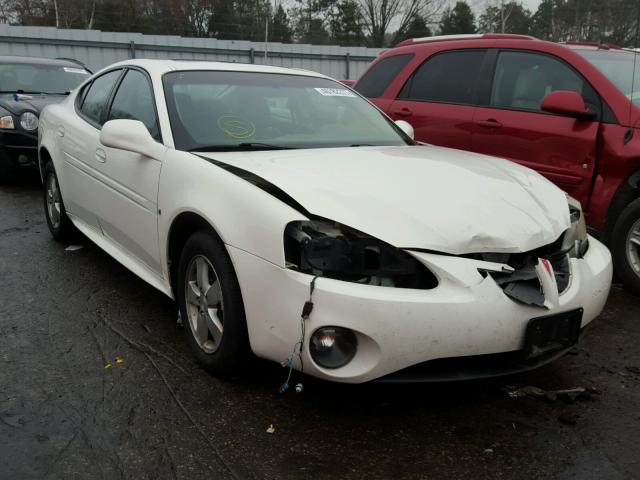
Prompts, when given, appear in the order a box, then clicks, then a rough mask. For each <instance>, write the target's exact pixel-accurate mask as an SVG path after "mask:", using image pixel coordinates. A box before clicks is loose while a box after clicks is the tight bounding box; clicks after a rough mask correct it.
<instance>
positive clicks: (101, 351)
mask: <svg viewBox="0 0 640 480" xmlns="http://www.w3.org/2000/svg"><path fill="white" fill-rule="evenodd" d="M64 247H65V246H64V245H59V244H57V243H55V242H54V241H53V240H52V239H51V237H50V236H49V232H48V230H47V227H46V224H45V223H44V217H43V214H42V211H41V202H40V190H39V188H38V187H37V186H33V185H31V186H30V185H26V186H25V185H23V186H13V187H0V479H31V478H48V479H54V478H60V479H74V478H78V479H109V480H111V479H118V478H132V479H133V478H135V479H144V478H150V479H165V478H166V479H170V478H180V479H190V480H191V479H194V480H195V479H200V478H209V479H210V478H216V479H228V478H332V479H333V478H370V479H377V478H424V479H439V478H446V479H458V478H460V479H469V478H474V479H500V478H518V479H631V478H640V447H638V445H639V444H640V349H639V348H638V346H639V340H640V301H639V299H638V298H636V297H633V296H631V295H629V294H627V293H625V292H624V291H623V290H622V289H621V288H619V287H617V286H615V287H614V289H613V291H612V294H611V298H610V300H609V303H608V305H607V308H606V310H605V312H604V313H603V315H602V316H601V317H600V318H599V319H597V320H596V321H595V322H594V324H593V327H592V328H591V329H590V330H589V331H588V332H587V335H586V336H585V337H584V338H583V341H582V342H581V344H580V346H579V348H578V350H577V351H576V352H575V354H573V355H568V356H566V357H565V358H563V359H561V360H559V361H557V362H556V363H554V364H552V365H550V366H548V367H545V368H543V369H541V370H539V371H537V372H534V373H530V374H526V375H520V376H517V377H511V378H508V379H506V380H499V381H492V382H474V383H463V384H455V385H427V386H420V385H404V386H392V385H375V384H370V385H364V386H345V385H333V384H327V383H324V382H320V381H313V380H311V379H305V381H304V384H305V391H304V392H303V393H302V394H295V393H293V392H289V393H287V394H284V395H283V394H279V393H278V386H279V384H280V383H282V381H283V379H284V373H285V372H283V371H282V369H281V368H280V367H279V366H274V365H271V364H266V363H258V364H257V366H256V368H255V373H254V374H252V375H251V376H250V377H249V378H245V379H242V380H237V381H235V382H223V381H220V380H217V379H216V378H213V377H211V376H210V375H208V374H206V373H205V372H204V371H202V370H201V369H200V368H199V367H198V365H197V364H195V363H194V361H193V358H192V356H191V355H190V352H189V351H188V350H187V348H186V344H185V343H184V341H183V338H182V336H183V333H182V331H181V330H180V329H179V328H178V327H177V325H176V314H175V307H174V306H173V304H172V302H171V301H169V300H168V299H167V298H165V297H164V296H163V295H162V294H160V293H159V292H157V291H155V290H154V289H152V288H151V287H148V286H147V285H146V284H145V283H143V282H142V281H141V280H139V279H138V278H137V277H135V276H134V275H133V274H131V273H129V272H128V271H127V270H125V269H124V268H123V267H121V266H120V265H119V264H118V263H117V262H116V261H114V260H112V259H111V258H110V257H108V256H107V255H106V254H104V253H102V252H101V251H100V250H99V249H98V248H97V247H95V246H93V245H91V244H87V245H85V246H84V248H82V249H81V250H78V251H73V252H71V251H66V250H65V248H64ZM117 358H119V359H120V360H121V363H118V361H117ZM107 364H110V365H111V368H105V365H107ZM505 384H524V385H534V386H537V387H540V388H544V389H554V388H571V387H589V388H590V389H591V393H590V394H589V395H586V396H585V397H586V398H579V399H577V400H575V401H573V402H571V401H567V400H562V399H558V400H555V401H553V400H548V399H547V400H545V399H540V398H534V397H531V396H526V397H523V398H510V397H509V396H508V395H507V394H506V393H505V392H504V391H503V390H502V387H503V386H504V385H505ZM270 425H273V427H274V428H275V432H274V433H271V434H270V433H267V428H268V427H269V426H270Z"/></svg>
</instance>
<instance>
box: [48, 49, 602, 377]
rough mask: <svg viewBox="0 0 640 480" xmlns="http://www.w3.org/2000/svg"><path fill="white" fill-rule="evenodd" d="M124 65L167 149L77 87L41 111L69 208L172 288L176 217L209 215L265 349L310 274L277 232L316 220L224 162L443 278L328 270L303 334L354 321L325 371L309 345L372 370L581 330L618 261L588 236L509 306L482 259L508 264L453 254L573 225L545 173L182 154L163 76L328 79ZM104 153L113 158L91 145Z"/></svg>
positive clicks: (442, 163)
mask: <svg viewBox="0 0 640 480" xmlns="http://www.w3.org/2000/svg"><path fill="white" fill-rule="evenodd" d="M123 65H134V66H137V67H139V68H142V69H144V70H146V71H147V72H148V74H149V76H150V77H151V81H152V86H153V90H154V93H155V97H156V108H157V111H158V122H159V126H160V129H161V131H162V138H163V144H164V147H166V148H165V149H164V150H162V154H161V155H158V157H157V158H146V157H143V156H141V155H139V154H133V153H131V152H125V151H122V150H116V149H111V148H107V147H105V146H104V145H101V144H100V140H99V130H98V129H97V128H95V127H94V126H92V125H90V124H89V123H87V122H86V121H84V120H83V119H82V118H81V117H79V116H78V115H77V114H76V112H75V108H74V102H75V96H76V94H77V91H74V92H72V94H71V95H70V96H69V97H68V98H67V99H66V100H65V101H64V102H62V103H60V104H57V105H52V106H49V107H47V108H46V109H45V110H44V112H43V114H42V117H41V127H40V131H41V133H40V148H41V152H42V151H46V152H47V153H48V155H49V156H50V157H51V159H52V160H53V163H54V166H55V169H56V172H57V173H58V178H59V183H60V189H61V192H62V195H63V198H64V201H65V205H66V207H67V210H68V213H69V216H70V218H71V219H72V221H73V222H74V224H75V225H76V226H77V227H78V228H79V229H80V230H81V231H82V232H84V233H85V234H86V235H87V236H88V237H89V238H90V239H91V240H92V241H94V242H95V243H96V244H98V245H99V246H100V247H101V248H103V249H104V250H105V251H106V252H107V253H109V254H110V255H112V256H113V257H114V258H115V259H116V260H118V261H119V262H121V263H122V264H123V265H125V266H126V267H127V268H128V269H130V270H131V271H132V272H134V273H135V274H137V275H138V276H140V277H141V278H142V279H143V280H145V281H147V282H148V283H149V284H151V285H153V286H154V287H156V288H158V289H159V290H160V291H162V292H164V293H165V294H166V295H168V296H171V297H173V291H172V286H171V281H170V265H169V263H170V262H169V260H170V259H169V258H168V241H169V236H170V234H171V228H172V225H173V224H174V222H175V221H176V219H177V218H179V217H180V216H181V215H183V214H190V215H197V216H198V217H200V218H201V219H203V220H204V221H206V222H207V223H208V224H209V225H210V226H211V227H212V228H213V229H214V230H215V231H216V232H217V233H218V234H219V236H220V238H221V239H222V241H223V242H224V244H225V246H226V247H227V251H228V253H229V255H230V257H231V260H232V262H233V265H234V268H235V271H236V274H237V276H238V280H239V284H240V287H241V290H242V294H243V302H244V307H245V312H246V317H247V327H248V333H249V340H250V343H251V348H252V350H253V351H254V352H255V353H256V354H257V355H258V356H260V357H263V358H267V359H270V360H274V361H277V362H280V361H282V360H284V359H286V358H287V357H288V356H289V355H290V354H291V351H292V347H293V345H294V344H295V343H296V342H297V341H298V339H299V335H300V311H301V308H302V305H303V304H304V302H305V301H306V300H307V299H308V298H309V285H310V282H311V279H312V277H311V276H310V275H307V274H304V273H299V272H296V271H293V270H290V269H287V268H285V259H284V248H283V235H284V230H285V227H286V226H287V224H289V223H290V222H293V221H301V220H307V219H308V218H307V216H306V212H305V211H301V210H299V209H296V208H294V207H292V206H290V205H288V204H286V203H284V202H283V201H281V200H280V199H277V198H275V197H274V196H272V195H271V194H269V193H267V192H266V191H264V190H262V189H260V188H258V187H257V186H254V185H253V184H251V183H249V182H248V181H246V180H244V179H242V178H240V177H239V176H237V175H235V174H234V173H231V172H229V171H226V170H225V169H223V168H221V167H220V166H219V165H216V162H222V163H223V164H226V165H232V166H235V167H238V168H241V169H243V170H245V171H248V172H251V173H253V174H255V175H258V176H259V177H261V178H263V179H265V180H267V181H268V182H270V183H272V184H273V185H275V186H277V187H279V188H280V189H281V190H283V191H284V192H285V193H287V194H288V195H290V196H291V197H292V198H293V199H294V200H295V201H297V202H298V203H299V204H300V205H302V207H303V210H306V211H307V212H310V213H311V214H313V215H318V216H321V217H325V218H329V219H331V220H335V221H338V222H340V223H343V224H345V225H348V226H350V227H352V228H355V229H358V230H361V231H363V232H365V233H367V234H369V235H372V236H373V237H376V238H379V239H380V240H383V241H385V242H387V243H389V244H391V245H393V246H396V247H398V248H402V249H406V250H407V251H408V252H409V253H410V254H411V255H413V256H414V257H415V258H416V259H417V260H418V261H420V262H421V263H423V264H424V265H425V266H427V267H428V268H429V270H431V271H432V272H433V273H434V274H435V275H436V277H437V278H438V280H439V285H438V286H437V287H436V288H434V289H431V290H417V289H403V288H391V287H379V286H371V285H362V284H356V283H349V282H345V281H339V280H332V279H328V278H319V279H318V280H317V285H316V291H315V293H314V304H315V307H314V310H313V313H312V315H311V317H310V318H309V320H307V322H308V324H307V327H306V332H307V339H308V337H309V335H310V334H311V333H312V332H313V331H314V330H315V329H316V328H318V327H320V326H326V325H334V326H343V327H347V328H351V329H353V330H354V331H355V332H356V335H357V337H358V353H357V354H356V356H355V357H354V359H353V360H352V361H351V362H350V363H349V364H347V365H346V366H344V367H341V368H338V369H336V370H327V369H323V368H321V367H319V366H318V365H317V364H315V363H314V361H313V360H312V359H311V358H310V356H309V354H308V350H307V349H306V348H305V349H304V351H303V358H304V367H305V373H309V374H311V375H315V376H318V377H321V378H326V379H330V380H334V381H341V382H364V381H369V380H372V379H375V378H378V377H381V376H384V375H387V374H389V373H392V372H395V371H397V370H399V369H402V368H405V367H408V366H411V365H414V364H417V363H421V362H425V361H428V360H432V359H438V358H445V357H454V356H467V355H481V354H490V353H497V352H509V351H513V350H518V349H520V348H521V347H522V342H523V335H524V330H525V328H526V325H527V322H528V321H529V320H530V319H531V318H535V317H539V316H544V315H553V314H556V313H559V312H564V311H568V310H571V309H574V308H583V309H584V314H583V322H582V325H583V326H586V325H587V324H588V323H589V322H591V321H592V320H593V319H594V318H595V317H596V316H597V315H598V314H599V313H600V311H601V310H602V308H603V306H604V303H605V301H606V298H607V295H608V291H609V287H610V283H611V276H612V266H611V257H610V254H609V252H608V250H607V249H606V247H604V246H603V245H602V244H601V243H599V242H598V241H596V240H595V239H590V248H589V250H588V251H587V254H586V255H585V257H584V258H582V259H575V258H573V259H571V260H570V262H571V271H572V277H571V283H570V285H569V287H568V288H567V290H566V291H565V292H564V293H563V294H562V295H560V296H559V298H558V304H557V305H554V306H551V307H550V308H548V309H541V308H539V307H531V306H526V305H523V304H519V303H516V302H515V301H513V300H511V299H510V298H508V297H507V296H506V295H505V294H504V292H503V291H502V289H501V288H500V287H499V286H498V285H497V284H496V283H495V282H494V281H493V280H492V278H491V277H490V276H483V275H481V273H480V271H479V269H480V270H485V271H487V270H489V271H500V270H502V269H503V268H505V267H504V266H503V265H501V264H496V263H490V262H482V261H477V260H472V259H470V258H464V257H459V256H456V255H460V254H470V253H478V252H491V253H497V252H508V253H516V252H526V251H531V250H533V249H535V248H538V247H541V246H544V245H547V244H550V243H552V242H553V241H555V240H556V239H557V238H559V236H560V235H561V234H562V233H563V232H564V231H565V230H566V229H567V228H568V227H569V226H570V219H569V212H568V208H567V204H566V197H565V194H564V193H562V192H561V191H560V190H559V189H557V188H556V187H555V186H553V185H552V184H551V183H550V182H548V181H547V180H545V179H544V178H543V177H541V176H540V175H538V174H537V173H535V172H532V171H531V170H528V169H526V168H523V167H521V166H518V165H516V164H513V163H511V162H507V161H504V160H499V159H495V158H491V157H485V156H481V155H476V154H472V153H468V152H462V151H457V150H450V149H443V148H439V147H432V146H421V147H358V148H342V149H309V150H290V151H264V152H234V153H229V152H225V153H207V154H205V153H202V154H198V155H195V154H190V153H186V152H181V151H177V150H175V149H174V143H173V136H172V134H171V124H170V121H169V116H168V113H167V109H166V106H165V104H164V102H165V100H164V92H163V87H162V75H163V74H164V73H167V72H169V71H172V70H181V69H185V70H195V69H197V70H207V69H211V70H237V71H255V72H271V73H281V74H287V75H308V76H318V77H322V76H321V75H318V74H315V73H312V72H302V71H297V70H289V69H282V68H277V67H262V66H257V65H241V64H226V63H225V64H221V63H208V62H197V63H189V62H174V61H150V60H132V61H128V62H122V63H121V64H116V65H115V66H111V67H108V69H113V68H118V67H119V66H123ZM100 73H101V72H99V73H98V74H100ZM60 128H63V129H64V136H60V135H59V134H58V132H59V131H60ZM98 150H102V151H103V152H104V154H105V161H104V162H102V161H100V159H98V158H97V157H96V152H97V151H98ZM202 157H206V158H202ZM427 251H428V252H427ZM438 252H440V253H446V255H442V254H439V253H438ZM299 366H300V364H298V363H296V367H299Z"/></svg>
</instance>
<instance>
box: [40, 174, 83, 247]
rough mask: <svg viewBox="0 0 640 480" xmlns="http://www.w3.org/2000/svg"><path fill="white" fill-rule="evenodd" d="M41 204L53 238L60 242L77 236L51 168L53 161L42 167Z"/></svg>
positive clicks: (66, 241)
mask: <svg viewBox="0 0 640 480" xmlns="http://www.w3.org/2000/svg"><path fill="white" fill-rule="evenodd" d="M43 173H44V175H43V178H44V184H43V189H42V192H43V195H42V199H43V205H44V216H45V217H46V219H47V226H48V227H49V231H50V232H51V235H52V236H53V238H55V239H56V240H57V241H58V242H60V243H68V242H71V241H73V240H75V239H76V238H78V237H79V232H78V230H77V229H76V227H75V225H74V224H73V223H72V222H71V220H70V219H69V217H68V216H67V211H66V209H65V208H64V202H63V201H62V193H61V192H60V185H59V184H58V177H57V175H56V171H55V169H54V168H53V162H48V163H47V164H46V165H45V167H44V172H43Z"/></svg>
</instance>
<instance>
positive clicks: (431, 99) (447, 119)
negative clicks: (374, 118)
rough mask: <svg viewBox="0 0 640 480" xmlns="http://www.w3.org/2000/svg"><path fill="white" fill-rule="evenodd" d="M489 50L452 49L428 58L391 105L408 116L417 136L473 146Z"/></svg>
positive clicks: (434, 141) (393, 111)
mask: <svg viewBox="0 0 640 480" xmlns="http://www.w3.org/2000/svg"><path fill="white" fill-rule="evenodd" d="M485 54H486V50H452V51H445V52H440V53H436V54H434V55H432V56H430V57H429V58H427V59H426V61H425V62H424V63H422V64H421V65H420V66H418V68H417V69H416V71H415V72H414V73H413V74H412V75H411V77H409V79H408V81H407V82H406V84H405V85H404V87H403V88H402V90H401V91H400V94H399V95H398V98H397V99H396V100H395V101H394V102H393V103H392V104H391V106H390V107H389V111H388V113H389V115H390V116H391V118H393V119H394V120H400V119H401V120H406V121H408V122H409V123H410V124H411V125H412V126H413V128H414V130H415V138H416V140H420V141H423V142H428V143H432V144H434V145H441V146H445V147H452V148H460V149H465V150H469V149H471V132H472V129H473V114H474V111H475V108H476V107H475V104H476V97H477V92H478V88H479V85H480V84H481V83H482V82H480V78H481V72H482V67H483V61H484V58H485Z"/></svg>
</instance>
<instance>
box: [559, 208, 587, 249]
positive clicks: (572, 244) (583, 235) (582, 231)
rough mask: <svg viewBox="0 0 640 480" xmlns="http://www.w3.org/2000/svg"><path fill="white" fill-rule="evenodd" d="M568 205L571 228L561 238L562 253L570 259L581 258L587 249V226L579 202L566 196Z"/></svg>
mask: <svg viewBox="0 0 640 480" xmlns="http://www.w3.org/2000/svg"><path fill="white" fill-rule="evenodd" d="M567 201H568V204H569V215H570V217H571V227H570V228H569V229H568V230H567V231H566V232H565V233H564V235H563V237H562V247H561V248H562V251H563V252H567V253H568V254H569V256H570V257H575V258H582V257H583V256H584V254H585V253H586V251H587V249H588V248H589V238H588V236H587V224H586V222H585V219H584V213H583V211H582V206H581V205H580V202H579V201H578V200H576V199H575V198H572V197H569V196H567Z"/></svg>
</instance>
